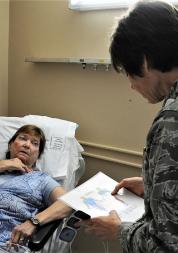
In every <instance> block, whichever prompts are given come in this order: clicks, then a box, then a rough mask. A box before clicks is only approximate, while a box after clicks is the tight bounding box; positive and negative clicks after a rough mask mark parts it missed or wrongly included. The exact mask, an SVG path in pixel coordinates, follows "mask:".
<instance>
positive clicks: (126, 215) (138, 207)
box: [60, 172, 144, 222]
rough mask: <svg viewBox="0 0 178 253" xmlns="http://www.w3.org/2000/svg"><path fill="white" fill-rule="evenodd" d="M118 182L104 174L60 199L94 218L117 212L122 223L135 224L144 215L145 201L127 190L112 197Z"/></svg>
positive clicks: (121, 190)
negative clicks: (113, 211) (112, 211)
mask: <svg viewBox="0 0 178 253" xmlns="http://www.w3.org/2000/svg"><path fill="white" fill-rule="evenodd" d="M117 184H118V183H117V181H115V180H113V179H112V178H110V177H109V176H107V175H105V174H104V173H102V172H99V173H97V174H96V175H95V176H93V177H92V178H90V179H89V180H87V181H86V182H84V183H83V184H81V185H80V186H78V187H76V188H75V189H73V190H72V191H70V192H68V193H66V194H64V195H63V196H61V197H60V199H61V200H62V201H64V202H65V203H66V204H68V205H69V206H71V207H72V208H73V209H75V210H81V211H83V212H85V213H87V214H89V215H90V216H91V217H92V218H93V217H97V216H103V215H108V214H109V212H110V211H111V210H116V212H117V213H118V215H119V217H120V218H121V220H122V221H124V222H125V221H128V222H134V221H136V220H138V219H139V218H141V216H142V215H143V213H144V200H143V199H142V198H141V197H139V196H137V195H136V194H134V193H132V192H130V191H128V190H127V189H125V188H122V189H120V190H119V192H118V193H117V194H116V195H114V196H113V195H111V192H112V191H113V190H114V188H115V186H116V185H117Z"/></svg>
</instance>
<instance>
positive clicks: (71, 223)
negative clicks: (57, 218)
mask: <svg viewBox="0 0 178 253" xmlns="http://www.w3.org/2000/svg"><path fill="white" fill-rule="evenodd" d="M88 219H90V215H88V214H86V213H84V212H83V211H80V210H79V211H75V212H74V213H72V215H71V216H70V217H69V218H68V220H67V221H66V224H65V226H64V227H63V229H62V230H61V232H60V234H59V239H60V240H62V241H65V242H72V241H73V240H74V238H75V236H76V234H77V230H78V229H79V228H80V227H76V226H75V223H76V222H78V221H80V220H88Z"/></svg>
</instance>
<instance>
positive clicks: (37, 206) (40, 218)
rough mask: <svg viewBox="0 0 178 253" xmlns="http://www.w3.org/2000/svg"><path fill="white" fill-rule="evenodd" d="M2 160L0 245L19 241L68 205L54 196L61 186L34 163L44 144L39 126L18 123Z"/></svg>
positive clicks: (66, 210) (62, 214) (60, 215)
mask: <svg viewBox="0 0 178 253" xmlns="http://www.w3.org/2000/svg"><path fill="white" fill-rule="evenodd" d="M8 147H9V150H8V152H7V154H6V158H7V159H6V160H1V161H0V247H1V248H4V247H5V246H6V244H7V242H8V241H10V242H11V243H20V244H22V242H23V241H26V239H27V238H28V237H29V236H30V235H32V234H33V233H34V231H35V230H36V228H37V227H38V226H39V225H41V224H45V223H48V222H50V221H52V220H55V219H59V218H64V217H65V216H67V215H68V214H69V212H70V208H69V207H67V206H66V205H65V204H64V203H63V202H61V201H59V200H58V197H59V196H61V195H62V194H64V189H63V188H62V187H61V186H60V185H59V184H58V183H57V182H56V181H55V180H53V179H52V178H51V177H50V176H49V175H47V174H46V173H43V172H40V171H36V170H35V163H36V161H37V159H38V158H39V157H40V155H41V154H42V152H43V150H44V147H45V136H44V133H43V132H42V130H41V129H40V128H38V127H36V126H34V125H25V126H23V127H21V128H20V129H19V130H18V131H17V132H16V133H15V134H14V136H13V137H12V138H11V139H10V141H9V146H8Z"/></svg>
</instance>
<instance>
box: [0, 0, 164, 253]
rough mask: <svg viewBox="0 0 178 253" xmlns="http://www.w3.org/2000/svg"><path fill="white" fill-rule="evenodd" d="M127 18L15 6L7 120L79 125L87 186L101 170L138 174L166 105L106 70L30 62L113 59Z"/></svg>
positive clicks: (59, 5) (50, 5) (57, 5)
mask: <svg viewBox="0 0 178 253" xmlns="http://www.w3.org/2000/svg"><path fill="white" fill-rule="evenodd" d="M1 5H2V4H1ZM1 5H0V6H1ZM121 14H122V11H119V10H107V11H93V12H74V11H72V10H69V9H68V4H67V0H65V1H61V0H59V1H54V0H48V1H40V0H39V1H38V0H36V1H30V0H23V1H22V0H19V1H16V0H12V1H10V23H9V24H10V25H9V34H10V37H9V39H10V40H9V91H8V96H9V97H8V106H9V116H23V115H25V114H40V115H47V116H51V117H58V118H61V119H66V120H71V121H74V122H77V123H78V124H79V126H80V127H79V128H78V130H77V135H76V137H77V139H78V140H79V141H80V143H81V144H82V145H83V147H84V149H85V152H84V157H85V161H86V173H85V175H84V177H83V179H82V181H84V180H86V179H87V178H89V177H90V176H92V175H94V174H95V173H96V172H97V171H99V170H102V171H103V172H105V173H107V174H108V175H110V176H111V177H113V178H115V179H116V180H120V179H121V178H123V177H128V176H133V175H140V173H141V163H142V148H143V146H144V145H145V136H146V133H147V131H148V129H149V126H150V124H151V122H152V119H153V117H154V115H155V113H156V112H157V110H158V109H159V108H160V105H150V104H148V102H147V101H145V100H144V99H143V98H142V97H141V96H140V95H139V94H137V93H135V91H133V90H131V89H130V85H129V83H128V81H127V79H126V77H124V76H123V75H120V74H117V73H115V72H114V70H113V69H110V70H109V71H106V70H105V67H104V66H102V67H98V69H97V70H96V71H95V70H93V67H92V66H86V69H85V70H84V69H82V66H81V65H79V64H65V63H30V62H25V61H24V60H25V57H32V56H33V57H45V58H48V57H49V58H57V57H59V58H60V57H62V58H65V57H66V58H67V57H72V58H73V57H78V58H108V57H109V49H108V48H109V44H110V36H111V33H112V31H113V26H114V23H115V21H114V20H115V17H117V16H120V15H121ZM6 17H7V16H6ZM6 22H7V21H6ZM1 25H2V24H1ZM6 41H7V39H6ZM0 50H2V48H1V49H0ZM4 58H5V57H4ZM0 79H2V78H1V77H0ZM1 89H2V88H1ZM3 94H4V95H5V96H6V91H4V92H3ZM3 99H4V97H3ZM3 105H4V107H6V104H3ZM4 112H5V109H4ZM79 242H80V243H79V244H77V243H78V241H77V242H76V245H75V247H76V248H78V250H79V251H81V252H82V250H83V252H93V250H92V249H91V248H90V247H94V246H93V245H91V243H89V244H88V246H87V249H88V251H87V249H86V243H85V239H84V238H83V239H82V240H79ZM82 243H83V244H82ZM82 245H83V246H82ZM82 247H83V248H82ZM111 247H112V246H111ZM99 248H100V244H99V245H98V250H97V251H96V252H100V249H99ZM116 248H117V247H116ZM101 252H103V248H101ZM111 252H115V251H114V249H113V251H111ZM116 252H118V249H117V250H116Z"/></svg>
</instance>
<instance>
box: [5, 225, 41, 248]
mask: <svg viewBox="0 0 178 253" xmlns="http://www.w3.org/2000/svg"><path fill="white" fill-rule="evenodd" d="M35 230H36V226H35V225H33V224H32V223H31V222H30V221H29V220H27V221H25V222H24V223H22V224H20V225H17V226H15V227H14V229H13V230H12V234H11V240H10V244H11V243H18V244H25V243H26V242H27V240H28V239H29V237H30V236H31V235H32V234H33V233H34V232H35Z"/></svg>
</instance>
